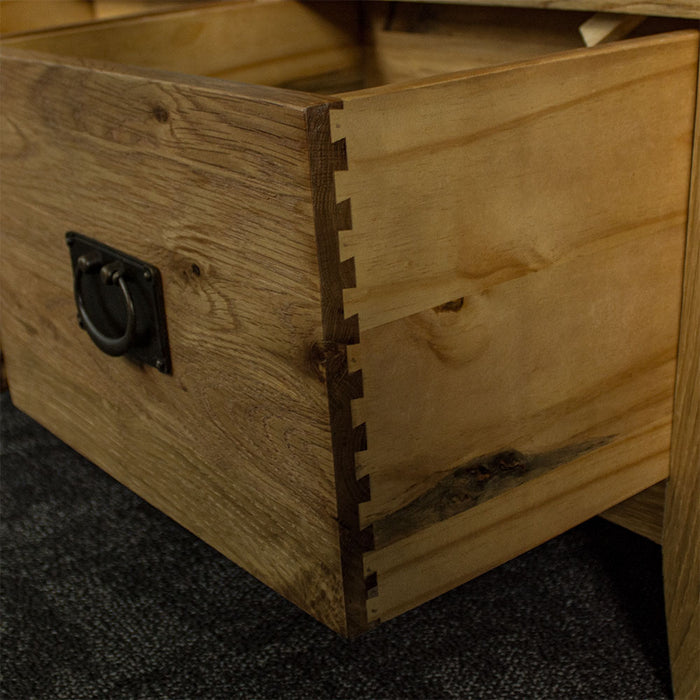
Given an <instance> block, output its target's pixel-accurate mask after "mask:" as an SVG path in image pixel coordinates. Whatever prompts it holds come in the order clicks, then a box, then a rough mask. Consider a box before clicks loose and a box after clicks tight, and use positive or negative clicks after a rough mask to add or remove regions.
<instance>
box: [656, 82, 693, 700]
mask: <svg viewBox="0 0 700 700" xmlns="http://www.w3.org/2000/svg"><path fill="white" fill-rule="evenodd" d="M699 76H700V72H699ZM694 149H695V152H694V160H693V180H692V187H691V195H690V200H691V201H690V222H689V225H688V242H687V246H686V260H685V275H684V281H683V315H682V319H681V336H680V345H679V348H678V377H677V383H676V400H675V406H674V418H673V440H672V443H671V467H670V476H669V480H668V488H667V491H666V508H665V516H664V533H663V559H664V589H665V598H666V620H667V625H668V639H669V651H670V655H671V671H672V674H673V687H674V691H675V696H676V698H677V700H694V698H697V697H700V94H699V95H698V112H697V117H696V128H695V143H694Z"/></svg>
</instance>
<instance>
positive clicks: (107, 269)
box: [73, 252, 136, 357]
mask: <svg viewBox="0 0 700 700" xmlns="http://www.w3.org/2000/svg"><path fill="white" fill-rule="evenodd" d="M102 261H103V259H102V256H101V255H100V254H99V253H98V252H93V253H85V254H84V255H81V256H80V257H79V258H78V262H77V265H76V266H75V278H74V284H73V291H74V293H75V303H76V306H77V307H78V315H79V319H80V325H81V326H82V327H83V328H84V329H85V330H86V331H87V333H88V335H89V336H90V338H92V341H93V342H94V343H95V345H97V347H98V348H99V349H100V350H102V352H105V353H107V354H108V355H112V356H113V357H119V356H120V355H124V354H126V352H127V351H128V350H129V348H130V347H131V345H132V344H133V342H134V338H135V334H136V309H135V307H134V300H133V299H132V298H131V294H130V292H129V288H128V287H127V284H126V279H125V269H124V265H123V264H122V263H120V262H119V261H113V262H111V263H107V264H106V265H103V264H102ZM98 270H99V274H100V279H101V280H102V282H103V284H110V285H111V284H118V285H119V288H120V289H121V292H122V295H123V297H124V307H125V309H126V323H125V326H126V327H125V328H124V333H122V335H121V336H119V337H117V338H113V337H110V336H108V335H105V334H104V333H102V332H101V331H100V330H99V329H98V328H97V326H96V325H95V324H94V323H93V321H92V320H91V318H90V316H89V314H88V312H87V310H86V309H85V303H84V302H83V297H82V293H81V286H82V285H81V280H82V277H83V275H85V274H94V273H95V272H97V271H98Z"/></svg>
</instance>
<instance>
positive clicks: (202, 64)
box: [3, 0, 361, 85]
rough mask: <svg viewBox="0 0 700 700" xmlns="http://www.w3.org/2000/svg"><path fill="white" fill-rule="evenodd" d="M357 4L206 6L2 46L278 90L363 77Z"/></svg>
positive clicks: (286, 1) (273, 1) (287, 1)
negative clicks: (331, 77) (320, 79)
mask: <svg viewBox="0 0 700 700" xmlns="http://www.w3.org/2000/svg"><path fill="white" fill-rule="evenodd" d="M353 7H354V6H353V5H346V4H345V3H334V2H330V3H317V4H311V5H304V4H302V3H299V2H292V1H291V0H270V1H267V2H245V1H244V2H235V3H214V4H213V5H212V4H209V3H205V4H203V5H202V6H201V7H195V8H192V9H186V10H182V11H177V12H166V13H163V14H148V15H143V16H137V17H127V18H123V19H115V20H109V21H103V22H99V23H93V24H88V25H83V26H78V27H74V28H67V29H62V30H57V31H49V32H42V33H39V34H36V35H31V36H26V37H16V38H8V39H7V40H6V41H5V42H3V45H4V46H6V47H10V48H21V49H26V50H30V51H40V52H46V53H51V54H56V55H61V56H75V57H81V58H93V59H100V60H103V61H113V62H115V63H120V64H127V65H134V66H141V67H148V68H158V69H166V70H172V71H178V72H182V73H188V74H195V75H207V76H210V77H218V78H226V79H227V80H234V81H237V82H246V83H258V84H264V85H280V84H283V83H287V82H290V81H293V80H299V79H301V78H305V77H306V78H308V77H311V76H316V75H319V74H329V73H330V74H335V73H341V74H344V73H350V74H351V75H350V78H348V79H349V80H352V78H353V76H354V73H356V72H357V71H359V66H360V63H361V50H360V49H359V47H358V46H357V31H358V29H357V18H356V16H355V15H354V13H353V11H352V9H353Z"/></svg>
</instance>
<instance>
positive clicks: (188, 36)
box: [3, 0, 694, 95]
mask: <svg viewBox="0 0 700 700" xmlns="http://www.w3.org/2000/svg"><path fill="white" fill-rule="evenodd" d="M591 17H592V13H590V12H572V11H553V10H530V9H519V8H518V9H516V8H497V7H485V6H483V7H482V6H474V5H460V4H454V5H451V4H445V3H439V4H431V3H422V2H421V3H419V2H342V1H341V2H300V1H298V0H266V1H264V2H259V1H254V0H252V1H250V2H247V1H244V2H217V3H202V4H201V5H197V6H196V7H188V8H187V9H184V10H177V11H167V12H162V13H149V14H147V15H142V16H134V17H128V18H120V19H111V20H102V21H97V22H89V23H85V24H81V25H75V26H73V27H69V28H63V29H58V30H50V31H44V32H37V33H30V34H25V35H15V36H11V37H9V38H7V39H5V40H4V41H3V45H4V46H11V47H16V48H22V49H27V50H33V51H38V52H43V53H49V54H58V55H63V56H74V57H79V58H91V59H98V60H105V61H110V62H114V63H120V64H127V65H137V66H141V67H147V68H158V69H165V70H172V71H176V72H180V73H189V74H195V75H205V76H210V77H216V78H223V79H227V80H232V81H236V82H244V83H255V84H261V85H270V86H276V87H285V88H290V89H295V90H302V91H305V92H316V93H321V94H328V95H339V94H343V93H345V92H349V91H355V90H361V89H365V88H372V87H376V86H380V85H387V84H393V83H401V82H405V81H412V80H417V79H422V78H427V77H430V76H434V75H441V74H447V73H452V72H457V71H464V70H470V69H481V68H487V67H490V66H497V65H501V64H506V63H511V62H516V61H521V60H527V59H532V58H537V57H539V56H544V55H546V54H551V53H557V52H561V51H567V50H571V49H580V48H584V47H585V46H586V44H585V42H584V39H583V36H582V33H581V31H580V28H581V26H582V25H583V24H584V23H585V22H586V21H588V20H590V19H591ZM693 26H694V23H693V22H691V21H685V20H678V19H663V18H647V19H644V20H643V21H642V20H641V19H640V20H638V21H636V22H635V21H632V22H631V23H628V24H627V26H626V27H625V28H624V32H622V35H621V36H620V38H632V37H638V36H645V35H649V34H656V33H663V32H668V31H673V30H677V29H685V28H688V27H693Z"/></svg>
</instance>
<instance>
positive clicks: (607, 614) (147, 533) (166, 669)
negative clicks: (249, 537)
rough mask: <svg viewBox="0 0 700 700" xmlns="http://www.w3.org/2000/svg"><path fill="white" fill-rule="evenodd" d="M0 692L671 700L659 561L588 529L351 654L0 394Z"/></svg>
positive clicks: (391, 627)
mask: <svg viewBox="0 0 700 700" xmlns="http://www.w3.org/2000/svg"><path fill="white" fill-rule="evenodd" d="M1 476H2V491H1V493H2V523H3V524H2V527H3V529H2V613H1V614H2V691H3V697H6V698H11V699H12V700H15V699H20V698H22V699H23V698H51V699H54V698H70V699H71V700H79V699H82V698H110V699H118V698H149V699H150V698H177V699H180V698H182V699H185V698H196V699H199V698H204V699H209V698H285V699H286V698H479V699H480V700H481V699H483V700H486V699H487V698H555V699H557V700H561V699H566V698H576V699H578V698H601V699H604V700H613V699H617V698H630V699H633V700H640V699H642V698H667V697H670V678H669V669H668V657H667V652H666V640H665V623H664V615H663V593H662V586H661V571H660V570H661V553H660V549H659V547H657V546H656V545H654V544H652V543H650V542H647V541H646V540H644V539H642V538H641V537H638V536H636V535H633V534H631V533H628V532H626V531H625V530H623V529H621V528H618V527H616V526H614V525H611V524H609V523H605V522H603V521H602V520H593V521H590V522H588V523H585V524H584V525H581V526H580V527H578V528H576V529H575V530H572V531H571V532H569V533H567V534H565V535H563V536H562V537H559V538H557V539H555V540H552V541H551V542H548V543H547V544H545V545H543V546H542V547H539V548H538V549H536V550H534V551H532V552H530V553H528V554H526V555H524V556H522V557H520V558H519V559H517V560H515V561H513V562H511V563H509V564H507V565H506V566H503V567H501V568H499V569H497V570H496V571H493V572H491V573H489V574H486V575H485V576H482V577H481V578H479V579H477V580H475V581H472V582H471V583H468V584H466V585H464V586H462V587H460V588H459V589H457V590H455V591H452V592H451V593H449V594H447V595H444V596H442V597H441V598H439V599H438V600H435V601H432V602H430V603H427V604H426V605H424V606H422V607H421V608H420V609H418V610H415V611H413V612H410V613H407V614H406V615H403V616H402V617H400V618H398V619H396V620H392V621H390V622H388V623H386V624H384V625H383V626H382V627H380V628H379V629H377V630H374V631H372V632H370V633H369V634H367V635H366V636H364V637H362V638H360V639H359V640H356V641H354V642H347V641H344V640H342V639H340V638H339V637H337V636H336V635H334V634H333V633H332V632H329V631H328V630H326V629H325V628H324V627H322V626H321V625H320V624H318V623H316V622H315V621H314V620H312V619H311V618H309V617H308V616H307V615H305V614H304V613H302V612H300V611H299V610H297V609H296V608H295V607H294V606H292V605H291V604H290V603H287V602H286V601H285V600H283V599H282V598H280V597H279V596H278V595H277V594H275V593H273V592H272V591H270V590H268V589H267V588H266V587H265V586H263V585H262V584H260V583H259V582H257V581H256V580H255V579H253V578H252V577H251V576H249V575H248V574H247V573H245V572H244V571H242V570H241V569H239V568H238V567H236V566H235V565H234V564H232V563H230V562H229V561H227V560H226V559H224V558H223V557H222V556H221V555H219V554H217V553H216V552H215V551H213V550H212V549H210V548H209V547H208V546H206V545H204V544H203V543H202V542H200V541H198V540H197V539H196V538H195V537H193V536H192V535H191V534H189V533H188V532H186V531H185V530H183V529H182V528H180V527H179V526H178V525H176V524H175V523H173V522H172V521H171V520H169V519H168V518H166V517H165V516H163V515H162V514H161V513H159V512H158V511H156V510H155V509H154V508H152V507H150V506H149V505H147V504H146V503H144V502H143V501H142V500H140V499H139V498H138V497H137V496H135V495H133V494H132V493H130V492H129V491H127V490H126V489H125V488H123V487H122V486H120V485H119V484H118V483H116V482H115V481H114V480H113V479H111V478H110V477H109V476H107V475H106V474H104V473H103V472H101V471H100V470H99V469H97V467H95V466H93V465H92V464H90V463H89V462H87V461H86V460H84V459H82V458H81V457H80V456H78V455H77V454H76V453H75V452H73V451H72V450H71V449H70V448H68V447H66V446H65V445H63V444H62V443H61V442H59V441H58V440H57V439H56V438H54V437H53V436H52V435H50V434H49V433H48V432H46V431H45V430H44V429H42V428H41V427H39V426H38V425H37V424H36V423H34V422H33V421H32V420H30V419H29V418H27V417H26V416H24V415H23V414H22V413H20V412H19V411H17V410H16V409H14V408H13V407H12V405H11V404H10V402H9V397H8V395H7V394H4V395H3V396H2V468H1Z"/></svg>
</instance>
